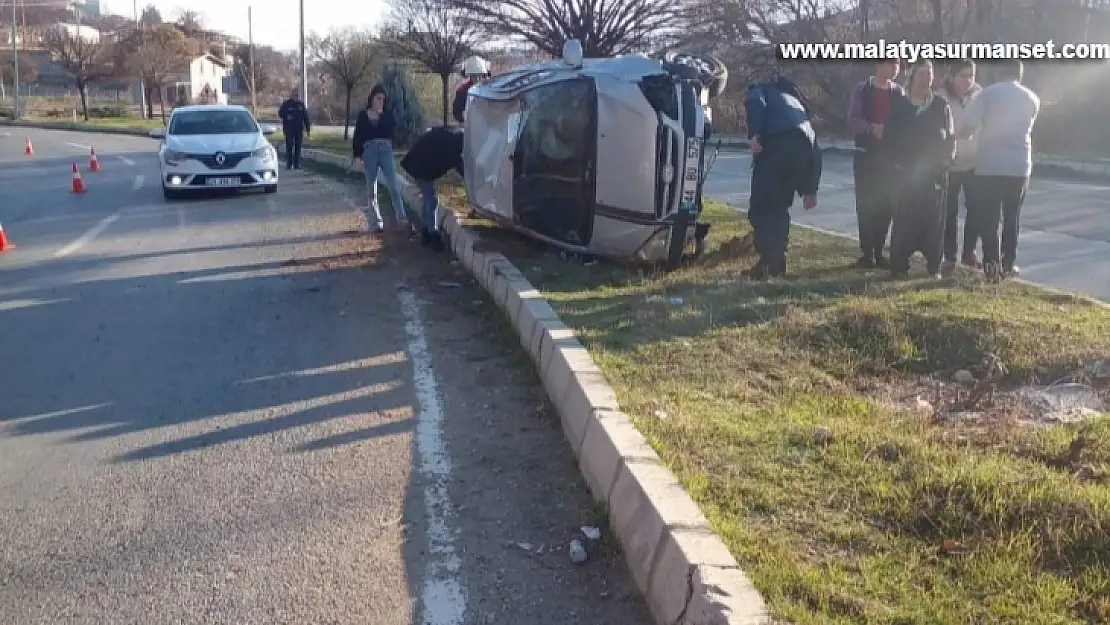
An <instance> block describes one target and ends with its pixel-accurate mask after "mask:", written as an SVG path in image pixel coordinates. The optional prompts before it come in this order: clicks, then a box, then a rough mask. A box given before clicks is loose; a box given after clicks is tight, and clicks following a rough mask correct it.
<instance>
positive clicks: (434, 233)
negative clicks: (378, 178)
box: [401, 125, 463, 251]
mask: <svg viewBox="0 0 1110 625" xmlns="http://www.w3.org/2000/svg"><path fill="white" fill-rule="evenodd" d="M401 167H402V168H403V169H404V170H405V171H406V172H408V174H409V175H410V176H412V177H413V180H414V181H415V182H416V186H417V187H418V188H419V189H420V195H421V197H422V198H423V200H424V202H423V209H422V210H421V214H420V217H421V221H423V222H424V224H423V228H422V231H421V238H422V240H423V242H424V244H425V245H431V246H432V247H433V249H435V250H436V251H442V250H443V241H442V239H440V237H439V224H437V223H436V212H437V209H438V208H439V198H438V196H437V195H436V180H439V179H440V178H442V177H443V176H445V175H447V172H449V171H451V170H452V169H454V170H455V171H457V172H459V175H460V176H462V175H463V129H462V128H461V127H459V126H455V125H446V126H437V127H435V128H432V129H431V130H429V131H428V132H426V133H424V134H423V135H421V137H420V138H419V139H417V140H416V143H414V144H413V146H412V148H411V149H410V150H409V151H408V153H407V154H405V157H404V158H403V159H401Z"/></svg>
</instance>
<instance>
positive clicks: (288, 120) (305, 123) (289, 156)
mask: <svg viewBox="0 0 1110 625" xmlns="http://www.w3.org/2000/svg"><path fill="white" fill-rule="evenodd" d="M278 117H280V118H281V130H282V133H283V134H284V135H285V168H286V169H300V168H301V146H302V145H303V144H304V138H305V137H307V136H308V135H309V134H311V132H312V122H311V121H310V120H309V119H308V108H307V107H306V106H305V105H304V102H302V101H301V96H300V91H298V90H296V89H294V90H293V91H292V92H291V93H290V94H289V99H288V100H286V101H284V102H282V103H281V107H279V108H278Z"/></svg>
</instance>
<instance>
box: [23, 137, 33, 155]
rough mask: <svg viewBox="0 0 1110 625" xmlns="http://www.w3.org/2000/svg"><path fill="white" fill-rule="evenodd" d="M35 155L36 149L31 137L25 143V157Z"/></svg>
mask: <svg viewBox="0 0 1110 625" xmlns="http://www.w3.org/2000/svg"><path fill="white" fill-rule="evenodd" d="M34 155H35V148H34V147H33V146H31V137H27V140H26V141H24V142H23V156H34Z"/></svg>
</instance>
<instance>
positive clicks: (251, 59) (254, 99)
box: [247, 4, 258, 117]
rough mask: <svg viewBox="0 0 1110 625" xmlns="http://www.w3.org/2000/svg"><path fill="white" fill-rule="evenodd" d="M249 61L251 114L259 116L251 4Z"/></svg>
mask: <svg viewBox="0 0 1110 625" xmlns="http://www.w3.org/2000/svg"><path fill="white" fill-rule="evenodd" d="M247 62H248V63H250V65H251V73H250V81H251V114H252V115H254V116H255V117H257V116H258V97H257V96H255V85H256V84H257V83H256V81H255V73H254V17H253V15H252V14H251V5H249V4H248V5H247Z"/></svg>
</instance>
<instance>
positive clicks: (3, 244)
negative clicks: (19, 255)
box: [0, 224, 15, 252]
mask: <svg viewBox="0 0 1110 625" xmlns="http://www.w3.org/2000/svg"><path fill="white" fill-rule="evenodd" d="M14 249H15V244H14V243H12V242H11V241H9V240H8V235H6V234H4V224H0V252H6V251H8V250H14Z"/></svg>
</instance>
